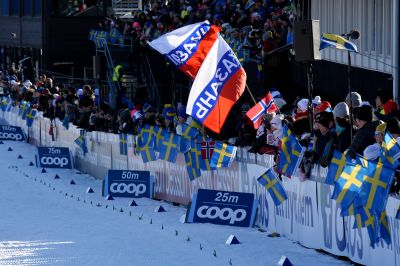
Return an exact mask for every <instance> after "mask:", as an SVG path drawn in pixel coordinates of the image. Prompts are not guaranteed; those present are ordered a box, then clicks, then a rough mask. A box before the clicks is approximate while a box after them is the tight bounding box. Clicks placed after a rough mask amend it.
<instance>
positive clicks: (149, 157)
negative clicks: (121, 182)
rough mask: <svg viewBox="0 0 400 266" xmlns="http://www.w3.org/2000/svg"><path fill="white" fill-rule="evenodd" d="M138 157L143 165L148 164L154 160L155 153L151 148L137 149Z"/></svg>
mask: <svg viewBox="0 0 400 266" xmlns="http://www.w3.org/2000/svg"><path fill="white" fill-rule="evenodd" d="M139 152H140V156H141V157H142V160H143V162H144V163H148V162H151V161H155V160H156V153H155V152H154V149H153V148H152V147H142V148H139Z"/></svg>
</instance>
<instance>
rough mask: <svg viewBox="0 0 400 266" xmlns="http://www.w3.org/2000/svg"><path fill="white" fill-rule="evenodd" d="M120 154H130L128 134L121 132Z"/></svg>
mask: <svg viewBox="0 0 400 266" xmlns="http://www.w3.org/2000/svg"><path fill="white" fill-rule="evenodd" d="M119 154H120V155H128V134H126V133H122V132H120V133H119Z"/></svg>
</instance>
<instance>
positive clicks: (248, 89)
mask: <svg viewBox="0 0 400 266" xmlns="http://www.w3.org/2000/svg"><path fill="white" fill-rule="evenodd" d="M246 90H247V91H248V92H249V94H250V97H251V99H252V100H253V102H254V104H257V102H256V99H255V98H254V96H253V93H251V90H250V88H249V86H248V85H247V83H246Z"/></svg>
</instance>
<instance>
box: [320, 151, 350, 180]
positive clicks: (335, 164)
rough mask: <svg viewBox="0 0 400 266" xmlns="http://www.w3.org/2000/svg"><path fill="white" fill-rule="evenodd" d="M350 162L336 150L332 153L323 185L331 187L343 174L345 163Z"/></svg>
mask: <svg viewBox="0 0 400 266" xmlns="http://www.w3.org/2000/svg"><path fill="white" fill-rule="evenodd" d="M347 160H350V158H347V157H346V155H344V154H343V153H340V152H339V151H338V150H335V151H334V152H333V157H332V160H331V163H330V165H329V168H328V174H327V176H326V179H325V184H328V185H333V184H334V183H335V182H336V181H337V180H338V179H339V176H340V174H341V173H342V172H343V169H344V167H345V166H346V161H347Z"/></svg>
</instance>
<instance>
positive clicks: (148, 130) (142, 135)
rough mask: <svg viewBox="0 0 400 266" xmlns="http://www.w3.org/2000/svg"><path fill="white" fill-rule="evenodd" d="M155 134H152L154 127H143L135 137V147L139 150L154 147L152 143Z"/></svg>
mask: <svg viewBox="0 0 400 266" xmlns="http://www.w3.org/2000/svg"><path fill="white" fill-rule="evenodd" d="M154 136H155V132H154V127H153V126H149V125H145V127H143V128H142V129H141V130H140V132H139V135H138V136H137V145H138V147H139V148H143V147H151V148H153V147H154V142H155V137H154Z"/></svg>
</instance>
